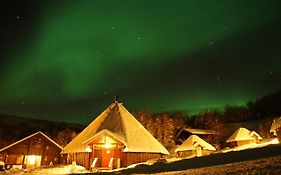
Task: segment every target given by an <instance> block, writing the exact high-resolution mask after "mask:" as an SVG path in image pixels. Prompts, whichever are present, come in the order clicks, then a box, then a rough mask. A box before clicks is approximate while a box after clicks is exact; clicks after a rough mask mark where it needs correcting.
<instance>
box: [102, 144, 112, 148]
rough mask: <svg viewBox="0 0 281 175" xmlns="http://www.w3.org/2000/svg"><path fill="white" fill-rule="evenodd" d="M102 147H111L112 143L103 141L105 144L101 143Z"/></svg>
mask: <svg viewBox="0 0 281 175" xmlns="http://www.w3.org/2000/svg"><path fill="white" fill-rule="evenodd" d="M103 147H104V148H111V147H112V144H110V143H105V144H104V145H103Z"/></svg>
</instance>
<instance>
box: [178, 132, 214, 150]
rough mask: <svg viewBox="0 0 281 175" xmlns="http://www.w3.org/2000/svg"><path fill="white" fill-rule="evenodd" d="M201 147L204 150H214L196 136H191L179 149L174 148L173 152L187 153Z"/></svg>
mask: <svg viewBox="0 0 281 175" xmlns="http://www.w3.org/2000/svg"><path fill="white" fill-rule="evenodd" d="M198 146H201V147H203V149H205V150H210V151H215V150H216V148H215V147H213V146H212V145H211V144H209V143H207V142H206V141H205V140H203V139H201V138H200V137H198V136H197V135H191V136H190V137H188V139H186V141H184V142H183V143H182V144H181V145H180V146H179V147H177V148H176V150H175V152H178V151H189V150H196V147H198Z"/></svg>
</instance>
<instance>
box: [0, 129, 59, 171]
mask: <svg viewBox="0 0 281 175" xmlns="http://www.w3.org/2000/svg"><path fill="white" fill-rule="evenodd" d="M61 151H62V147H61V146H60V145H58V144H57V143H56V142H55V141H54V140H52V139H51V138H50V137H48V136H47V135H45V134H44V133H42V132H40V131H39V132H36V133H34V134H32V135H30V136H28V137H25V138H23V139H21V140H19V141H17V142H14V143H12V144H10V145H8V146H6V147H4V148H2V149H0V161H3V162H4V163H5V166H6V168H9V167H12V166H17V167H20V168H36V167H39V166H46V165H56V164H60V163H63V157H62V156H61V154H60V152H61Z"/></svg>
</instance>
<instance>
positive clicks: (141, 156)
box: [121, 152, 163, 167]
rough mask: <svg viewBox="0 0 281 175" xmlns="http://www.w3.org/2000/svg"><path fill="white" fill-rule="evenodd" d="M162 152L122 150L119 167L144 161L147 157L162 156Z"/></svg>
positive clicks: (155, 157) (156, 157)
mask: <svg viewBox="0 0 281 175" xmlns="http://www.w3.org/2000/svg"><path fill="white" fill-rule="evenodd" d="M162 157H163V154H159V153H132V152H123V154H122V158H121V167H127V166H129V165H131V164H134V163H140V162H146V161H147V160H149V159H159V158H162Z"/></svg>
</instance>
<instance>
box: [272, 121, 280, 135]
mask: <svg viewBox="0 0 281 175" xmlns="http://www.w3.org/2000/svg"><path fill="white" fill-rule="evenodd" d="M280 127H281V117H279V118H276V119H274V121H273V123H272V125H271V128H270V132H273V133H274V134H276V129H278V128H280Z"/></svg>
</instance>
